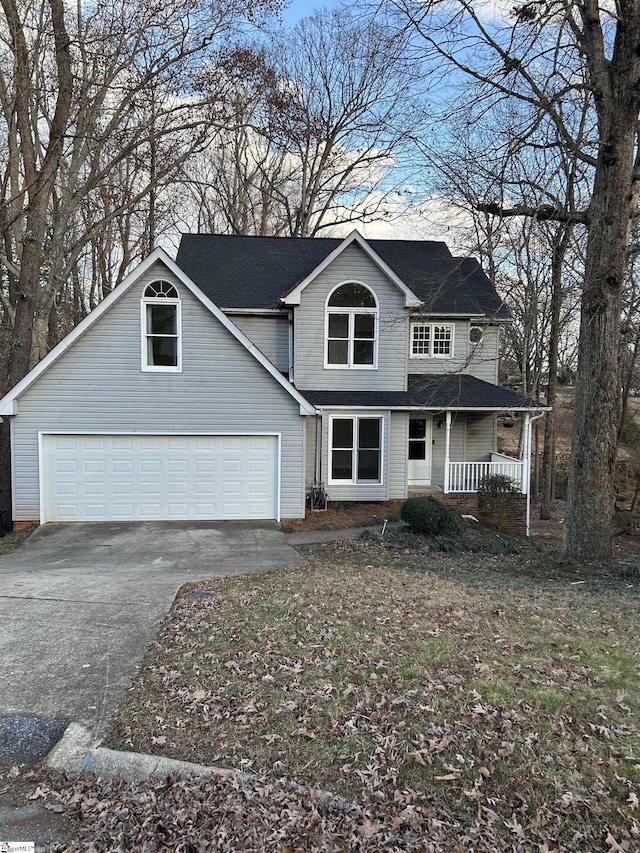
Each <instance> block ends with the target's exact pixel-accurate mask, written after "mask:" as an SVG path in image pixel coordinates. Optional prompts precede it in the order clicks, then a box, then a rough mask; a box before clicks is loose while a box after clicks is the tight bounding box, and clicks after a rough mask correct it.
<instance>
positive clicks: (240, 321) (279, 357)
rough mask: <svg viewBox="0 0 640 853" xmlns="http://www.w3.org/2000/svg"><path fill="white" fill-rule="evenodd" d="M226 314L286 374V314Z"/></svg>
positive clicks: (287, 330) (287, 367)
mask: <svg viewBox="0 0 640 853" xmlns="http://www.w3.org/2000/svg"><path fill="white" fill-rule="evenodd" d="M227 316H228V317H229V319H230V320H233V322H234V323H235V324H236V326H237V327H238V328H239V329H240V330H241V331H243V332H244V333H245V335H246V336H247V337H248V338H249V340H250V341H251V342H252V343H254V344H255V345H256V346H257V347H258V349H259V350H260V352H262V353H263V355H266V357H267V358H268V359H269V361H270V362H271V363H272V364H273V365H274V366H275V367H277V368H278V370H279V371H280V372H281V373H283V374H285V375H288V373H289V318H288V317H287V316H286V315H283V314H274V315H271V316H264V315H263V316H254V315H251V314H233V313H230V314H227Z"/></svg>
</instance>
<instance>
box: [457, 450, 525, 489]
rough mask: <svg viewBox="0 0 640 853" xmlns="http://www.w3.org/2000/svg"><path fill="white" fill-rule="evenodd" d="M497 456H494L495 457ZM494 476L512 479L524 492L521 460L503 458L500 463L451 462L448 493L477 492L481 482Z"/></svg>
mask: <svg viewBox="0 0 640 853" xmlns="http://www.w3.org/2000/svg"><path fill="white" fill-rule="evenodd" d="M496 455H497V454H494V457H495V456H496ZM507 460H508V461H507ZM492 474H504V475H506V476H507V477H511V479H512V480H513V481H514V483H515V484H516V486H517V487H518V488H519V489H521V490H522V487H523V479H524V478H523V474H524V466H523V463H522V462H521V461H520V460H519V459H511V458H510V457H509V456H502V457H501V459H500V461H498V462H449V477H448V486H449V488H448V491H449V492H477V491H478V485H479V483H480V481H481V480H482V479H483V478H484V477H489V476H491V475H492Z"/></svg>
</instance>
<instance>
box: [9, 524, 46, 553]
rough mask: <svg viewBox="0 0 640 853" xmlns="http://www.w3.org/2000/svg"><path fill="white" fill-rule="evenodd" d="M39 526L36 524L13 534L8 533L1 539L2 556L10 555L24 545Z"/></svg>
mask: <svg viewBox="0 0 640 853" xmlns="http://www.w3.org/2000/svg"><path fill="white" fill-rule="evenodd" d="M37 526H38V525H37V524H34V525H31V526H30V527H23V528H22V529H21V530H14V531H13V533H6V534H5V535H4V536H3V537H2V538H1V539H0V554H10V553H11V552H12V551H15V550H16V549H17V548H19V547H20V546H21V545H23V544H24V543H25V542H26V540H27V539H28V538H29V537H30V536H31V534H32V533H33V531H34V530H35V529H36V528H37Z"/></svg>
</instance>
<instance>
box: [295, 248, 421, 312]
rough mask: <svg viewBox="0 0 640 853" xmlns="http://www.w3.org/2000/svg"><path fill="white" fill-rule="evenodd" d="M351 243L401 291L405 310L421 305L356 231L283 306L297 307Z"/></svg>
mask: <svg viewBox="0 0 640 853" xmlns="http://www.w3.org/2000/svg"><path fill="white" fill-rule="evenodd" d="M353 243H356V244H357V245H358V246H359V247H360V248H361V249H362V251H363V252H364V253H365V254H366V255H367V256H368V257H369V258H370V259H371V260H372V261H373V263H374V264H376V265H377V266H378V267H379V268H380V270H382V272H383V273H384V274H385V275H386V276H387V278H388V279H389V280H390V281H392V282H393V283H394V284H395V285H396V287H397V288H398V289H399V290H401V291H402V293H403V294H404V300H405V308H417V307H418V306H419V305H420V304H421V300H420V299H419V298H418V297H417V296H416V294H415V293H413V291H412V290H411V289H410V288H409V287H407V285H406V284H405V283H404V282H403V281H402V279H401V278H400V277H399V276H398V275H397V274H396V273H395V272H394V271H393V270H392V269H391V267H390V266H389V265H388V264H387V263H385V261H383V259H382V258H381V257H380V255H378V254H377V253H376V252H375V251H374V250H373V249H372V248H371V246H370V245H369V244H368V243H367V241H366V240H365V239H364V237H362V236H361V235H360V234H359V233H358V232H357V231H352V232H351V234H349V236H348V237H346V238H345V239H344V240H343V241H342V243H340V244H339V245H338V246H336V247H335V249H334V250H333V251H332V252H330V253H329V254H328V255H327V256H326V257H325V258H324V259H323V260H322V261H321V262H320V263H319V264H318V265H317V266H316V267H315V269H313V270H311V272H310V273H309V274H308V275H307V276H305V278H304V279H303V280H302V281H301V282H300V284H298V285H297V286H296V287H294V288H293V290H291V291H290V292H289V293H287V294H286V296H284V297H283V298H282V301H283V303H284V304H285V305H299V304H300V297H301V294H302V292H303V290H304V289H305V287H307V286H308V285H310V284H311V282H312V281H314V280H315V279H316V278H317V277H318V276H319V275H320V273H322V272H323V271H324V270H325V269H326V268H327V267H328V266H329V264H331V262H332V261H334V260H335V259H336V258H337V257H338V256H339V255H340V254H342V252H344V250H345V249H346V248H347V247H348V246H351V245H352V244H353Z"/></svg>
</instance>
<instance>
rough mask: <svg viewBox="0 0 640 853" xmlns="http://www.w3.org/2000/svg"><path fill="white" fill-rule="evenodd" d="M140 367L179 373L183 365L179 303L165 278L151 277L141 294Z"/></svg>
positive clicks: (174, 289) (176, 295)
mask: <svg viewBox="0 0 640 853" xmlns="http://www.w3.org/2000/svg"><path fill="white" fill-rule="evenodd" d="M141 314H142V369H143V370H149V371H161V372H162V371H164V372H168V373H178V372H180V370H181V369H182V339H181V325H182V321H181V304H180V296H179V294H178V291H177V289H176V288H175V287H174V285H173V284H171V283H170V282H168V281H162V280H159V281H152V282H151V284H149V285H147V287H146V288H145V290H144V295H143V297H142V306H141Z"/></svg>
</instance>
